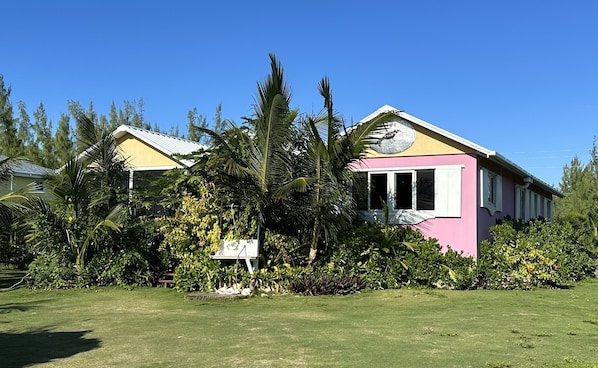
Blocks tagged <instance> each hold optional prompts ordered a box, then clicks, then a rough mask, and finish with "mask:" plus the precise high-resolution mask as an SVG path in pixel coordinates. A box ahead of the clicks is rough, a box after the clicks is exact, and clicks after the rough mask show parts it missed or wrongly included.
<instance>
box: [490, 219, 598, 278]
mask: <svg viewBox="0 0 598 368" xmlns="http://www.w3.org/2000/svg"><path fill="white" fill-rule="evenodd" d="M490 232H491V234H492V236H493V240H492V241H483V242H481V244H480V258H479V260H478V272H479V282H480V286H482V287H485V288H492V289H530V288H533V287H558V286H561V285H564V284H566V283H568V282H571V281H579V280H581V279H583V278H585V277H588V276H592V275H593V273H594V272H595V269H596V260H595V259H594V258H592V256H591V255H590V254H589V252H588V249H587V248H586V245H584V244H583V243H581V242H580V241H579V239H580V238H579V233H578V232H576V231H575V230H574V228H573V226H572V225H571V224H570V223H568V222H563V221H555V222H548V221H546V220H533V221H530V222H529V223H527V224H522V223H521V222H518V221H513V220H510V219H507V220H506V221H503V222H501V223H499V224H497V225H496V226H493V227H492V228H491V229H490Z"/></svg>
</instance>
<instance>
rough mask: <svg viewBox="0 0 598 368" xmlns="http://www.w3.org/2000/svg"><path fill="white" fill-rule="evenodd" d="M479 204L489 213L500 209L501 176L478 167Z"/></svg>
mask: <svg viewBox="0 0 598 368" xmlns="http://www.w3.org/2000/svg"><path fill="white" fill-rule="evenodd" d="M480 192H481V193H480V197H481V198H480V199H481V200H480V203H481V204H480V205H481V207H484V208H486V209H487V210H488V211H489V212H490V214H491V215H494V214H495V213H496V212H499V211H502V178H501V176H500V175H498V174H496V173H494V172H492V171H489V170H488V169H485V168H482V169H480Z"/></svg>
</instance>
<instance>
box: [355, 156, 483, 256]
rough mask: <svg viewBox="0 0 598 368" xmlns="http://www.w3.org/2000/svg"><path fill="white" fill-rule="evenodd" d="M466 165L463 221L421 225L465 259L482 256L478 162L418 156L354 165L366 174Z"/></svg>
mask: <svg viewBox="0 0 598 368" xmlns="http://www.w3.org/2000/svg"><path fill="white" fill-rule="evenodd" d="M442 165H463V169H462V172H461V173H462V176H461V217H460V218H433V219H429V220H425V221H423V222H421V223H419V224H417V225H412V226H413V227H414V228H417V229H419V230H420V231H421V232H422V234H423V235H424V236H426V237H433V238H436V239H438V242H439V244H440V245H442V246H443V247H446V246H447V245H450V246H451V248H452V249H454V250H457V251H463V252H464V254H465V255H469V256H474V257H477V255H478V237H477V233H478V231H477V230H478V226H477V219H476V217H477V215H478V212H477V209H478V208H479V203H478V197H479V196H478V189H477V188H478V185H477V182H478V181H477V176H478V175H477V172H478V166H477V160H476V158H475V156H472V155H468V154H458V155H438V156H415V157H381V158H367V159H363V160H362V161H361V162H360V163H358V164H356V165H354V167H355V168H359V169H362V170H368V171H373V170H381V169H389V171H392V170H400V169H401V168H407V167H419V166H442Z"/></svg>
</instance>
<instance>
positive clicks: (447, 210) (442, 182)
mask: <svg viewBox="0 0 598 368" xmlns="http://www.w3.org/2000/svg"><path fill="white" fill-rule="evenodd" d="M463 167H464V165H443V166H416V167H404V168H400V169H399V168H396V167H394V168H379V169H376V170H368V169H367V168H364V169H358V170H356V172H366V173H367V180H368V194H367V195H368V197H367V198H368V210H367V211H369V212H373V213H374V217H376V213H377V212H378V211H380V210H377V209H371V194H370V193H371V192H370V191H371V179H370V178H371V176H372V175H376V174H386V175H387V177H386V178H387V179H386V185H387V206H388V210H389V213H390V215H391V216H393V217H395V218H399V219H400V221H402V222H400V223H418V222H419V221H423V220H425V219H430V218H435V217H456V218H458V217H461V198H462V188H461V183H462V170H463ZM421 170H434V209H433V210H417V209H416V208H417V193H416V192H417V172H418V171H421ZM400 173H411V180H412V186H411V188H412V191H413V193H412V202H411V206H412V208H411V209H395V208H394V203H395V196H396V193H395V175H396V174H400ZM362 212H365V211H362ZM378 215H379V214H378ZM412 219H413V220H412ZM409 221H414V222H409Z"/></svg>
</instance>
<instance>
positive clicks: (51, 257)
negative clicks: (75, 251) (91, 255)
mask: <svg viewBox="0 0 598 368" xmlns="http://www.w3.org/2000/svg"><path fill="white" fill-rule="evenodd" d="M29 274H30V276H29V284H30V285H31V286H32V287H34V288H40V289H64V288H71V287H75V286H77V274H76V272H75V262H74V260H72V259H68V258H67V257H65V254H61V253H54V252H52V253H48V254H43V255H40V256H38V257H36V258H35V260H33V262H31V264H30V265H29Z"/></svg>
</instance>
